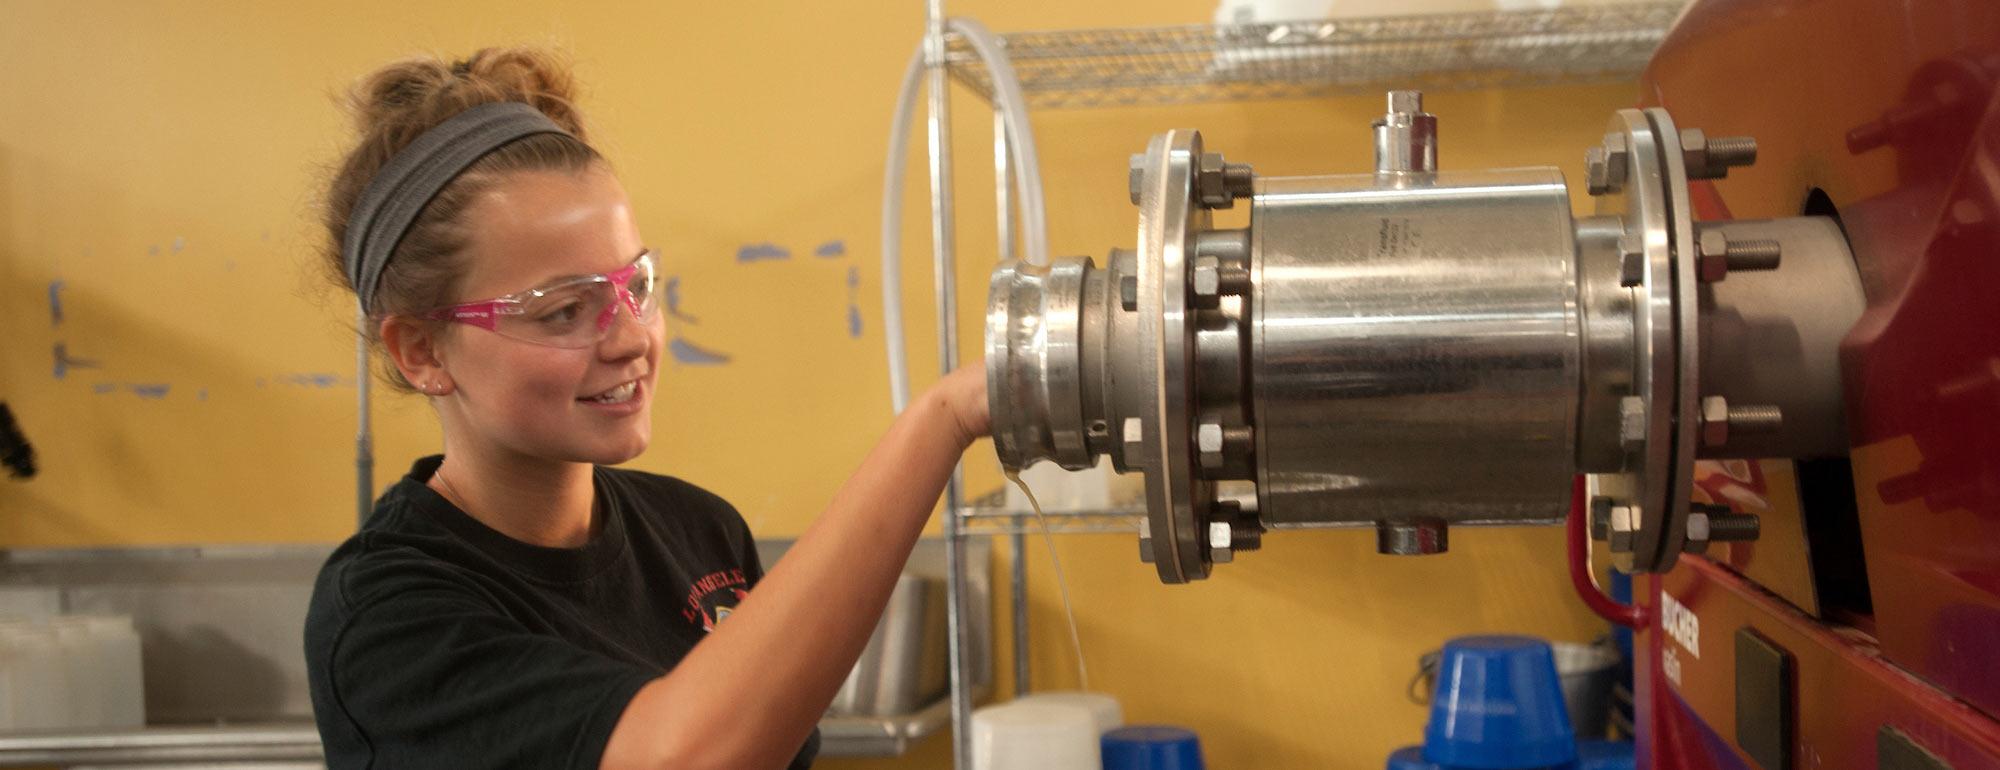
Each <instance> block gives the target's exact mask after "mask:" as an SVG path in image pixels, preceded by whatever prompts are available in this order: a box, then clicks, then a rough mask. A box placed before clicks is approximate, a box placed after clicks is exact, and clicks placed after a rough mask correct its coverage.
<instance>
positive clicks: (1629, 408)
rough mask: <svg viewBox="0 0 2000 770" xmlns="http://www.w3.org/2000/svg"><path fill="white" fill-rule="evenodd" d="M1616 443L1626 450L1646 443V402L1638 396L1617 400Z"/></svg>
mask: <svg viewBox="0 0 2000 770" xmlns="http://www.w3.org/2000/svg"><path fill="white" fill-rule="evenodd" d="M1618 443H1619V444H1620V445H1622V446H1624V447H1625V448H1626V449H1627V450H1631V449H1638V448H1639V447H1640V446H1641V445H1643V444H1645V443H1646V400H1645V399H1643V398H1640V397H1638V396H1625V397H1624V398H1620V399H1618Z"/></svg>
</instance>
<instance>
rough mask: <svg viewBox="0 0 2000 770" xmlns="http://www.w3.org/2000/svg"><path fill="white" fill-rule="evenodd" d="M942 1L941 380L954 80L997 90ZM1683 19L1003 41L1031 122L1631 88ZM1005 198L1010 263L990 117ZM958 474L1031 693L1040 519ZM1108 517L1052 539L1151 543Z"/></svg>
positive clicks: (1020, 686)
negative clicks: (1273, 102)
mask: <svg viewBox="0 0 2000 770" xmlns="http://www.w3.org/2000/svg"><path fill="white" fill-rule="evenodd" d="M943 4H944V2H943V0H926V2H925V8H926V21H927V26H926V33H925V37H924V41H925V51H926V58H925V65H926V67H927V70H928V71H927V74H928V76H929V79H928V85H929V92H930V93H929V102H928V106H929V114H928V120H927V127H928V131H929V136H928V138H929V142H930V152H929V166H930V177H931V185H930V191H931V215H932V216H931V239H932V249H933V255H934V260H935V267H936V272H937V275H938V277H939V280H938V281H937V283H936V294H937V319H936V320H937V324H938V330H939V338H940V353H941V357H940V358H941V360H942V361H943V362H944V364H945V368H946V370H947V371H949V368H950V367H951V366H952V365H954V364H955V363H956V362H957V349H956V348H957V345H956V331H957V322H956V307H957V297H956V296H955V291H954V289H953V286H954V274H955V262H954V243H953V233H954V230H955V213H954V211H953V207H952V187H953V183H952V170H953V169H952V166H953V158H952V152H951V149H950V148H951V146H952V145H951V137H950V117H949V116H950V97H949V90H950V89H949V88H948V84H949V82H951V81H956V82H958V83H960V84H962V85H964V86H966V87H968V88H970V89H971V90H972V91H973V92H974V93H975V94H977V95H978V96H979V97H980V98H981V100H982V101H983V102H985V103H986V104H987V105H989V106H991V105H993V104H994V93H993V83H992V78H991V74H990V73H989V72H988V71H987V69H986V67H985V65H984V63H983V62H981V61H980V59H979V58H978V56H976V55H975V54H974V52H973V50H972V48H971V46H970V45H969V44H968V43H967V42H966V41H965V40H963V39H961V38H960V37H959V36H957V35H955V34H951V33H949V32H948V31H947V29H946V23H945V20H946V17H945V14H944V8H943ZM1684 7H1685V0H1664V1H1661V0H1642V1H1640V2H1614V3H1606V4H1591V5H1578V6H1574V7H1563V8H1554V9H1536V10H1512V11H1493V12H1483V13H1453V14H1433V15H1411V16H1395V17H1380V18H1353V19H1329V20H1315V21H1300V22H1284V23H1270V24H1244V25H1192V26H1176V27H1155V28H1127V29H1083V30H1066V31H1029V32H1016V33H1011V34H1002V35H1000V38H1001V44H1002V48H1003V50H1004V51H1005V53H1006V55H1007V58H1008V60H1009V61H1010V62H1011V63H1012V66H1013V68H1014V71H1015V74H1016V76H1017V78H1018V79H1019V80H1020V83H1021V89H1022V95H1023V96H1024V97H1025V99H1026V102H1027V105H1028V107H1029V108H1030V109H1035V110H1044V109H1070V108H1091V107H1123V106H1143V105H1163V104H1188V103H1196V102H1221V101H1242V100H1253V99H1278V98H1300V97H1322V96H1336V95H1349V94H1361V93H1370V92H1380V91H1383V90H1387V89H1390V88H1415V89H1420V90H1425V91H1433V92H1436V91H1463V90H1475V89H1487V88H1506V87H1524V86H1548V85H1579V84H1590V83H1606V82H1620V81H1626V82H1629V81H1631V80H1633V79H1634V78H1635V76H1636V75H1637V74H1638V73H1639V72H1640V71H1641V70H1643V69H1644V67H1645V65H1646V62H1647V61H1648V60H1649V59H1650V58H1651V56H1652V53H1653V51H1654V49H1656V48H1658V47H1659V45H1660V43H1661V42H1662V41H1663V40H1665V38H1666V35H1667V32H1668V30H1669V29H1670V28H1671V27H1672V26H1673V23H1674V21H1675V20H1676V19H1677V18H1678V17H1679V15H1680V14H1681V12H1682V10H1683V9H1684ZM993 133H994V145H995V146H994V151H993V155H992V159H993V163H994V172H995V179H994V183H995V197H996V199H997V201H998V204H999V223H1000V227H999V232H1000V243H999V249H998V254H999V255H1000V258H1001V259H1003V260H1004V259H1011V258H1013V257H1014V256H1015V254H1016V249H1015V243H1014V233H1015V229H1016V226H1015V222H1016V220H1015V207H1016V206H1017V205H1018V202H1017V201H1014V200H1013V199H1012V198H1011V197H1010V190H1011V186H1012V174H1013V173H1015V170H1014V169H1011V168H1009V165H1008V157H1009V155H1008V146H1007V138H1006V132H1005V131H1004V130H1003V128H1002V123H1001V120H1000V116H999V114H998V113H997V112H996V113H995V115H994V132H993ZM962 487H963V483H962V474H960V473H955V474H954V475H953V477H952V482H951V483H950V484H949V485H948V486H947V488H946V492H945V509H946V510H947V511H951V512H952V515H949V516H946V517H945V521H944V536H945V539H946V541H947V564H948V566H949V565H962V564H963V561H962V560H959V559H955V558H954V557H952V556H951V555H950V554H951V553H954V552H956V551H958V549H959V548H960V544H961V543H963V542H964V541H965V540H966V539H969V538H976V537H990V536H994V535H1007V536H1009V537H1010V540H1011V548H1012V553H1013V560H1012V561H1013V570H1012V576H1011V580H1010V594H1011V602H1010V605H1011V607H1012V611H1013V618H1014V628H1013V639H1014V660H1013V668H1014V677H1015V679H1014V681H1015V683H1016V688H1017V690H1018V691H1020V692H1026V691H1027V689H1028V679H1027V622H1026V621H1027V618H1026V603H1025V597H1026V567H1025V560H1024V558H1023V557H1024V555H1025V551H1026V545H1025V542H1024V537H1023V534H1024V533H1026V532H1030V531H1035V529H1036V528H1037V526H1038V522H1036V521H1035V519H1034V517H1033V516H1032V515H1029V514H1027V512H1024V511H1019V510H1013V509H1010V508H1009V507H1008V506H1007V505H1006V500H1005V497H1004V496H1003V495H1002V494H1000V493H995V494H991V495H987V496H984V497H982V498H979V499H977V500H972V501H966V500H964V499H963V494H962V492H963V490H962ZM1133 506H1134V507H1119V508H1117V509H1114V510H1107V511H1086V512H1065V513H1052V514H1050V515H1048V516H1047V517H1045V519H1044V520H1043V521H1044V522H1045V523H1046V525H1047V526H1048V528H1049V531H1050V532H1052V533H1106V532H1125V533H1132V532H1137V531H1139V528H1140V527H1141V526H1144V522H1145V513H1144V511H1143V503H1135V504H1133ZM960 570H962V566H954V567H952V573H951V574H950V575H949V576H948V577H949V579H948V580H947V592H948V597H949V598H948V602H947V605H948V612H949V614H950V616H951V621H950V623H949V629H950V631H949V638H948V643H949V647H950V654H949V658H950V666H951V671H950V679H951V685H952V687H951V697H950V711H951V726H952V741H953V749H954V750H953V757H954V760H955V764H956V766H957V767H959V768H966V767H970V766H971V754H970V743H969V741H968V740H967V739H966V737H965V736H966V735H967V730H968V728H969V727H970V723H971V722H970V717H971V710H972V704H971V700H972V692H971V691H972V689H973V688H972V687H970V686H968V685H967V684H966V683H967V682H970V681H972V677H971V675H970V672H968V670H967V668H966V656H965V655H964V654H963V649H964V648H965V647H966V645H967V643H968V642H967V640H966V638H965V633H966V632H965V629H967V628H968V624H967V622H966V617H965V607H966V601H965V588H964V584H965V580H964V576H963V574H962V572H961V571H960Z"/></svg>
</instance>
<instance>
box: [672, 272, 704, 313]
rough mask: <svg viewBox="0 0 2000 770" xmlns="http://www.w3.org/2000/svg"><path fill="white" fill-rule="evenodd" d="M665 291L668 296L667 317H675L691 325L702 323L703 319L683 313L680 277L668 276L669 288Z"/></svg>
mask: <svg viewBox="0 0 2000 770" xmlns="http://www.w3.org/2000/svg"><path fill="white" fill-rule="evenodd" d="M665 291H666V295H667V315H670V316H673V317H675V318H678V319H681V320H683V321H686V322H688V323H691V324H695V323H701V319H699V318H696V317H694V316H691V315H688V314H687V313H683V312H681V277H680V276H678V275H675V276H668V277H667V286H666V290H665Z"/></svg>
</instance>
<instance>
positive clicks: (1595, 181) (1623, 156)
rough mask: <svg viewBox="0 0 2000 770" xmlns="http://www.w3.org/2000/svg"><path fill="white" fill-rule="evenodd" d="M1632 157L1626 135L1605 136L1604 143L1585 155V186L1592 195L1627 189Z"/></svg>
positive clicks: (1586, 151)
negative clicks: (1626, 175)
mask: <svg viewBox="0 0 2000 770" xmlns="http://www.w3.org/2000/svg"><path fill="white" fill-rule="evenodd" d="M1630 160H1631V156H1630V155H1629V154H1628V152H1627V150H1626V147H1625V135H1624V134H1605V135H1604V143H1603V144H1600V145H1598V146H1596V147H1592V148H1590V149H1588V150H1585V151H1584V153H1583V166H1584V184H1585V186H1586V187H1587V188H1588V189H1589V191H1590V194H1591V195H1603V194H1606V193H1615V192H1618V191H1620V190H1623V189H1624V188H1625V169H1626V166H1627V164H1628V163H1629V162H1630Z"/></svg>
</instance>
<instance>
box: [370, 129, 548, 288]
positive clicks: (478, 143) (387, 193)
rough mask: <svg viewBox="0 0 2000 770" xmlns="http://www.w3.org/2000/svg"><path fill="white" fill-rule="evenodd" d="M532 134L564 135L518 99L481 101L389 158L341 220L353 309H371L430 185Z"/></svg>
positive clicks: (437, 186)
mask: <svg viewBox="0 0 2000 770" xmlns="http://www.w3.org/2000/svg"><path fill="white" fill-rule="evenodd" d="M535 134H562V135H564V136H568V135H569V132H568V131H564V130H563V129H562V127H561V126H558V125H556V124H555V121H552V120H549V117H548V116H547V115H543V114H542V111H541V110H537V109H535V108H533V107H530V106H528V105H526V104H522V103H520V102H494V103H490V104H482V105H479V106H477V107H474V108H472V109H469V110H466V111H464V112H461V113H459V114H457V115H454V116H452V118H451V119H450V120H447V121H445V122H443V123H440V124H438V125H437V126H436V127H435V128H432V129H430V130H428V131H425V132H424V133H423V135H422V136H419V137H417V140H416V141H414V142H411V143H410V146H408V147H404V148H403V149H402V150H401V151H399V152H397V153H396V156H395V157H393V158H390V159H389V162H388V163H387V164H385V165H383V166H382V170H381V171H378V172H376V173H375V178H374V179H373V180H372V181H370V182H369V183H368V189H367V190H366V191H364V192H362V193H361V198H360V200H358V201H356V202H355V204H354V211H353V213H351V214H349V215H348V218H347V233H346V235H345V237H344V238H342V240H341V244H340V256H341V261H342V263H343V265H344V266H345V268H346V270H347V282H348V284H349V285H351V286H353V287H354V294H355V296H356V297H357V298H359V299H360V300H361V311H362V312H363V313H369V314H372V313H373V312H374V310H375V288H376V284H378V283H380V282H381V280H382V269H383V268H384V267H386V266H387V265H388V264H389V255H390V254H393V253H395V251H396V244H398V243H400V242H402V240H403V233H404V232H406V231H408V230H409V229H410V225H411V224H412V223H415V222H416V221H417V214H419V213H421V212H422V211H423V210H424V206H425V205H426V204H428V203H430V202H431V199H432V198H434V197H437V194H438V191H440V190H443V189H444V187H445V185H448V184H451V180H453V179H456V178H457V177H458V175H459V174H460V173H462V172H464V171H465V169H466V168H468V167H470V166H471V165H472V164H473V163H474V162H476V161H478V160H479V159H480V158H482V157H485V156H486V154H487V153H490V152H492V151H494V150H497V149H500V148H501V147H502V146H503V145H506V144H507V143H508V142H512V141H514V140H516V139H520V138H522V137H526V136H533V135H535Z"/></svg>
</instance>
